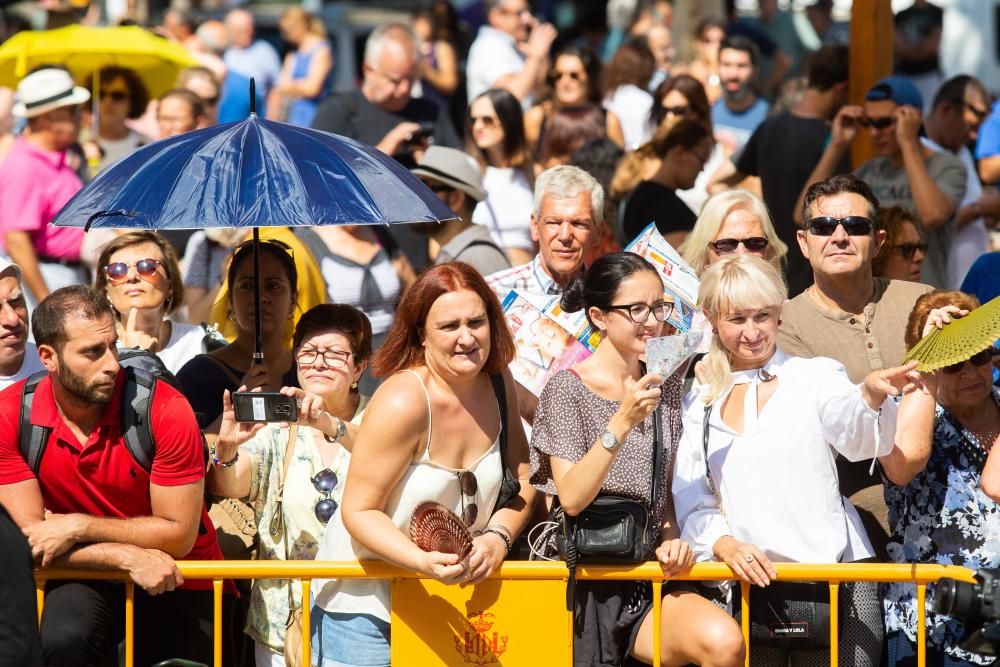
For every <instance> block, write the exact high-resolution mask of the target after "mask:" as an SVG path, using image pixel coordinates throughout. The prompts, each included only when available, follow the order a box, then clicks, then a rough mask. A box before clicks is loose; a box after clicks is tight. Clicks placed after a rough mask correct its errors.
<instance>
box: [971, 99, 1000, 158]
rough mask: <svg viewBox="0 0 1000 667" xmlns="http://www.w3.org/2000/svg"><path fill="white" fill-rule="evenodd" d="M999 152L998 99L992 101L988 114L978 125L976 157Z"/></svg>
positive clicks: (999, 102) (999, 113) (999, 119)
mask: <svg viewBox="0 0 1000 667" xmlns="http://www.w3.org/2000/svg"><path fill="white" fill-rule="evenodd" d="M998 153H1000V100H997V101H996V102H994V103H993V109H992V110H991V111H990V115H989V116H987V117H986V120H984V121H983V124H982V125H980V126H979V137H978V138H977V139H976V159H977V160H981V159H983V158H984V157H991V156H993V155H996V154H998Z"/></svg>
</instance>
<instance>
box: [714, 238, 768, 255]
mask: <svg viewBox="0 0 1000 667" xmlns="http://www.w3.org/2000/svg"><path fill="white" fill-rule="evenodd" d="M741 243H742V244H743V247H744V248H746V249H747V250H748V251H749V252H762V251H763V250H764V249H766V248H767V243H768V241H767V239H766V238H764V237H763V236H751V237H750V238H746V239H719V240H718V241H710V242H709V243H708V245H710V246H711V247H712V248H713V249H714V250H715V252H717V253H719V254H720V255H729V254H731V253H734V252H736V249H737V248H739V247H740V244H741Z"/></svg>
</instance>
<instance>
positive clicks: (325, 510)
mask: <svg viewBox="0 0 1000 667" xmlns="http://www.w3.org/2000/svg"><path fill="white" fill-rule="evenodd" d="M310 481H311V482H312V483H313V488H314V489H316V490H317V491H319V493H320V495H322V496H323V497H322V498H320V500H319V502H318V503H316V507H314V508H313V512H314V513H315V514H316V518H317V519H318V520H319V522H320V523H322V524H324V525H325V524H327V523H329V522H330V519H332V518H333V515H334V513H335V512H336V511H337V501H336V500H334V499H333V498H331V497H330V494H332V493H333V490H334V489H335V488H337V473H335V472H333V471H332V470H330V469H329V468H325V469H323V470H320V471H319V472H318V473H316V475H315V476H313V477H312V478H310Z"/></svg>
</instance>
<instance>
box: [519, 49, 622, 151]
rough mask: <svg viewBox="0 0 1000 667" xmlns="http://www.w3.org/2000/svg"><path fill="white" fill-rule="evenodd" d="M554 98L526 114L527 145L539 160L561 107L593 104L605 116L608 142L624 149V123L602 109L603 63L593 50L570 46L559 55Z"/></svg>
mask: <svg viewBox="0 0 1000 667" xmlns="http://www.w3.org/2000/svg"><path fill="white" fill-rule="evenodd" d="M548 85H549V87H550V89H551V91H552V94H551V97H550V98H549V99H547V100H545V101H544V102H542V103H541V104H537V105H535V106H533V107H531V108H530V109H528V110H527V111H526V112H525V114H524V131H525V136H526V137H527V139H528V145H529V146H532V147H534V151H535V155H536V156H538V157H540V156H541V155H542V152H543V151H542V149H543V147H544V146H545V135H546V132H547V131H548V125H549V123H550V122H551V120H552V115H553V113H554V112H555V111H556V110H557V109H559V108H560V107H577V106H583V105H594V106H596V107H598V109H601V113H602V115H603V116H604V122H603V126H604V128H605V133H606V135H607V137H608V139H611V140H612V141H614V142H615V143H616V144H618V145H619V146H622V147H624V145H625V139H624V137H623V135H622V124H621V121H620V120H619V119H618V116H616V115H615V114H614V113H612V112H610V111H604V110H603V109H602V108H601V61H600V60H599V59H598V58H597V56H595V55H594V54H593V53H592V52H591V51H589V50H587V49H584V48H581V47H578V46H567V47H566V48H564V49H562V50H561V51H560V52H559V53H557V54H556V58H555V64H554V65H553V66H552V71H551V72H549V76H548Z"/></svg>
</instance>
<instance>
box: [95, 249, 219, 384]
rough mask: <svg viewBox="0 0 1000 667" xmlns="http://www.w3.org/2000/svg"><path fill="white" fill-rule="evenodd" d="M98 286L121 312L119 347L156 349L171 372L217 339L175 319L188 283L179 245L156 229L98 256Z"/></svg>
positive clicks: (96, 285) (118, 315) (118, 316)
mask: <svg viewBox="0 0 1000 667" xmlns="http://www.w3.org/2000/svg"><path fill="white" fill-rule="evenodd" d="M97 269H98V270H97V276H96V278H95V279H94V289H96V290H97V291H99V292H102V293H104V294H107V295H108V301H110V302H111V305H112V306H114V309H115V314H116V315H117V320H118V321H117V323H116V327H117V329H118V346H119V347H122V348H131V347H139V348H142V349H144V350H149V351H150V352H154V353H155V354H156V355H157V356H158V357H159V358H160V361H162V362H163V365H164V366H166V367H167V370H169V371H170V372H171V373H177V372H178V371H180V369H181V367H182V366H184V364H186V363H187V362H188V361H190V360H191V359H192V358H194V357H195V356H196V355H199V354H202V353H204V352H207V351H208V349H209V348H210V347H212V341H213V340H219V341H220V344H221V343H222V342H224V341H221V339H216V338H214V337H213V336H211V335H209V333H208V332H207V330H206V329H205V328H203V327H200V326H198V325H196V324H185V323H183V322H176V321H174V320H172V319H170V316H171V315H173V314H174V313H176V312H177V311H178V310H179V309H180V308H181V306H183V305H184V283H183V282H182V280H181V270H180V267H179V266H178V265H177V255H176V254H175V253H174V249H173V246H171V245H170V243H169V242H168V241H167V240H166V239H164V238H163V237H162V236H160V235H159V234H157V233H155V232H148V231H138V232H128V233H125V234H122V235H121V236H117V237H115V238H114V239H112V240H111V241H110V242H109V243H108V244H107V245H105V246H104V248H103V249H102V250H101V254H100V256H99V257H98V260H97Z"/></svg>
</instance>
